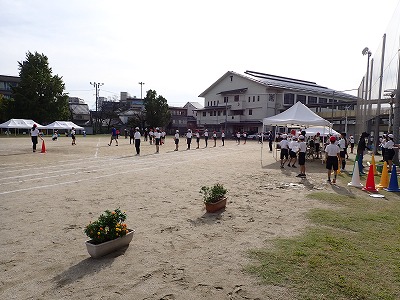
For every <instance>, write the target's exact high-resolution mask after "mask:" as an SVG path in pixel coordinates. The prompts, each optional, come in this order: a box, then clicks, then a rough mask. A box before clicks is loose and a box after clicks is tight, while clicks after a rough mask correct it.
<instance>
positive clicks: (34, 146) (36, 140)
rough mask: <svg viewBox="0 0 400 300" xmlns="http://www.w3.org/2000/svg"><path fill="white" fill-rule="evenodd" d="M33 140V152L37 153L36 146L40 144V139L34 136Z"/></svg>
mask: <svg viewBox="0 0 400 300" xmlns="http://www.w3.org/2000/svg"><path fill="white" fill-rule="evenodd" d="M31 138H32V145H33V150H34V151H36V144H37V143H38V137H37V136H32V137H31Z"/></svg>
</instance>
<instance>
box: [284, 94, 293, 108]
mask: <svg viewBox="0 0 400 300" xmlns="http://www.w3.org/2000/svg"><path fill="white" fill-rule="evenodd" d="M283 104H284V105H293V104H294V94H292V93H288V94H285V95H284V96H283Z"/></svg>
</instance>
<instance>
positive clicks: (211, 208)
mask: <svg viewBox="0 0 400 300" xmlns="http://www.w3.org/2000/svg"><path fill="white" fill-rule="evenodd" d="M226 201H227V198H226V197H225V198H222V199H221V200H219V201H218V202H215V203H205V205H206V211H207V212H209V213H213V212H216V211H219V210H220V209H223V208H225V207H226Z"/></svg>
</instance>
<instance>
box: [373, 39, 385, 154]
mask: <svg viewBox="0 0 400 300" xmlns="http://www.w3.org/2000/svg"><path fill="white" fill-rule="evenodd" d="M385 48H386V33H385V34H384V35H383V41H382V56H381V72H380V76H379V94H378V102H377V106H376V114H375V128H374V131H375V135H374V145H375V154H378V143H379V123H380V121H381V117H380V116H381V99H382V84H383V68H384V63H385Z"/></svg>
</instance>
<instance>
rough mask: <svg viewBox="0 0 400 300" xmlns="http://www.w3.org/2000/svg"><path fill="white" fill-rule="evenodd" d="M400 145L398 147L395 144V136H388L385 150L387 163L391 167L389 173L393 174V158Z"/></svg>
mask: <svg viewBox="0 0 400 300" xmlns="http://www.w3.org/2000/svg"><path fill="white" fill-rule="evenodd" d="M398 146H399V145H396V144H395V143H394V136H393V134H391V133H389V134H388V135H387V141H386V143H385V145H383V147H384V148H385V158H384V159H385V161H386V162H387V164H388V166H389V172H392V165H393V157H394V155H395V151H394V148H396V147H398Z"/></svg>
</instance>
